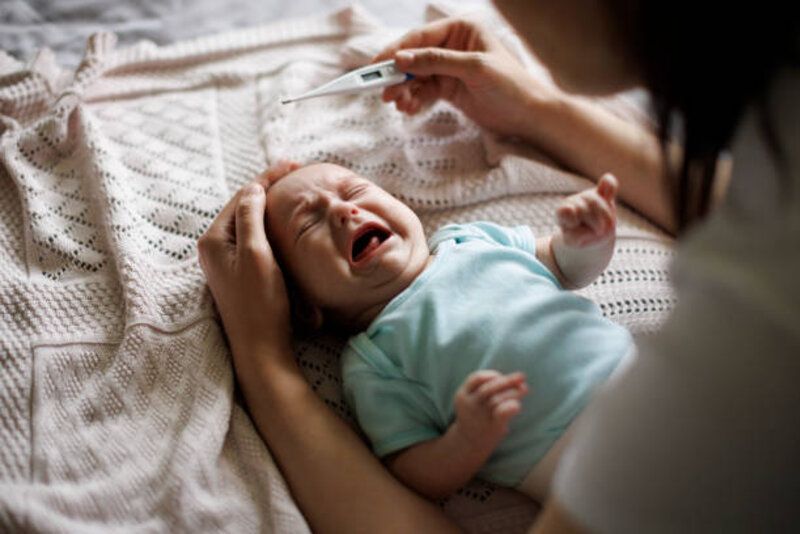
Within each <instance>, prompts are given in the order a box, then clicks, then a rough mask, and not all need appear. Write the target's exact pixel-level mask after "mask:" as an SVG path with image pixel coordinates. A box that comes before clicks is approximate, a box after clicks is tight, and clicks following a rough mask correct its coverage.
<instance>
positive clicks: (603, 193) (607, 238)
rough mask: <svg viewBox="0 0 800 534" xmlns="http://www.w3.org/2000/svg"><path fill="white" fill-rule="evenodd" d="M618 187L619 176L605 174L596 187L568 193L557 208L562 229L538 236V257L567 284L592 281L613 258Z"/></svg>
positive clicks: (579, 285)
mask: <svg viewBox="0 0 800 534" xmlns="http://www.w3.org/2000/svg"><path fill="white" fill-rule="evenodd" d="M617 189H618V186H617V179H616V178H614V177H613V176H612V175H610V174H606V175H604V176H603V177H602V178H600V180H599V181H598V182H597V185H596V186H595V187H593V188H591V189H587V190H585V191H581V192H580V193H577V194H575V195H572V196H570V197H568V198H567V199H566V200H565V201H564V202H563V203H562V204H561V205H560V206H559V207H558V209H557V210H556V216H557V217H558V225H559V226H560V231H559V232H557V233H555V234H553V235H552V236H550V237H548V238H545V239H539V240H537V243H536V257H537V258H539V260H540V261H541V262H542V263H544V264H545V266H546V267H547V268H548V269H550V270H551V271H552V272H553V273H554V274H555V275H556V276H557V277H558V279H559V281H560V282H561V285H563V286H564V287H567V288H571V289H577V288H581V287H584V286H587V285H589V284H590V283H592V281H594V279H595V278H597V277H598V276H599V275H600V273H602V272H603V270H604V269H605V268H606V266H607V265H608V262H609V261H611V256H613V255H614V242H615V241H616V225H617V212H616V203H615V199H616V196H617Z"/></svg>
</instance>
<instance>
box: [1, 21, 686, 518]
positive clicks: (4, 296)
mask: <svg viewBox="0 0 800 534" xmlns="http://www.w3.org/2000/svg"><path fill="white" fill-rule="evenodd" d="M505 35H506V37H507V36H508V34H507V33H506V34H505ZM388 37H389V34H388V33H387V32H386V31H385V30H384V29H383V28H382V27H380V26H379V25H378V24H376V23H375V19H374V18H373V17H371V16H370V15H368V14H366V13H365V12H363V11H362V10H359V9H353V10H343V11H341V12H338V13H336V14H334V15H332V16H330V17H321V18H312V19H307V20H294V21H287V22H284V23H280V24H276V25H272V26H264V27H255V28H250V29H246V30H239V31H235V32H231V33H227V34H220V35H215V36H210V37H204V38H200V39H196V40H193V41H187V42H181V43H177V44H174V45H170V46H167V47H156V46H154V45H153V44H152V43H142V44H140V45H137V46H134V47H130V48H119V49H118V48H116V47H115V44H114V38H113V36H110V35H108V34H100V35H97V36H95V37H94V38H93V39H92V40H91V42H90V45H89V49H88V50H87V53H86V55H85V57H84V60H83V61H82V62H81V64H80V66H79V68H78V69H77V71H76V72H71V71H65V70H62V69H60V68H59V67H58V66H57V65H56V64H55V63H54V61H53V57H52V55H50V54H48V53H47V52H43V53H41V54H39V55H38V56H37V58H36V60H35V61H33V62H32V63H30V64H28V65H24V64H21V63H19V62H16V61H14V60H12V59H10V58H9V57H7V56H3V55H2V54H0V250H2V254H0V358H2V367H0V531H19V530H43V531H55V530H59V529H67V530H72V531H80V532H91V531H104V532H105V531H109V530H114V531H117V530H132V529H142V530H155V531H196V530H213V531H235V532H254V531H278V532H303V531H306V530H307V525H306V523H305V521H304V520H303V518H302V517H301V515H300V513H299V511H298V510H297V508H296V506H295V505H294V502H293V501H292V500H291V498H290V495H289V493H288V491H287V487H286V485H285V483H284V481H283V479H282V478H281V476H280V473H279V472H278V471H277V469H276V468H275V465H274V463H273V461H272V459H271V457H270V455H269V454H268V451H267V449H266V448H265V446H264V444H263V442H262V441H261V440H260V439H259V436H258V434H257V433H256V432H255V430H254V428H253V426H252V424H251V422H250V420H249V418H248V417H247V415H246V413H245V411H244V410H243V409H242V407H241V406H240V404H239V403H238V402H236V400H235V397H234V382H233V374H232V370H231V366H230V362H229V354H228V349H227V347H226V345H225V343H224V338H223V335H222V331H221V329H220V326H219V323H218V321H217V320H216V319H215V317H214V313H213V307H212V303H211V299H210V296H209V293H208V291H207V290H206V288H205V283H204V279H203V277H202V273H201V271H200V269H199V267H198V265H197V261H196V251H195V244H196V240H197V238H198V236H199V235H201V233H202V232H203V231H204V230H205V229H206V228H207V227H208V225H209V224H210V222H211V220H212V219H213V217H214V216H215V215H216V213H217V212H218V210H219V209H220V208H221V206H222V205H224V203H225V202H226V201H227V199H228V198H229V197H230V196H231V195H232V194H233V192H234V191H235V190H236V189H238V188H239V187H240V186H241V185H243V184H244V183H245V182H247V181H249V180H251V179H252V178H253V177H254V176H256V175H257V174H258V173H259V172H260V171H262V170H263V168H264V167H265V166H266V165H267V164H268V162H271V161H275V160H277V159H279V158H292V159H297V160H300V161H304V162H312V161H323V160H328V161H333V162H336V163H340V164H343V165H346V166H348V167H351V168H353V169H354V170H355V171H356V172H359V173H361V174H363V175H365V176H369V177H372V178H374V179H375V180H376V182H378V183H379V184H380V185H382V186H383V187H385V188H386V189H388V190H389V191H391V192H393V193H394V194H396V195H397V196H398V197H400V198H401V199H403V200H405V201H407V202H408V203H409V204H410V205H411V206H412V207H413V208H414V209H416V210H417V211H418V212H419V213H420V216H421V219H422V220H423V223H424V225H425V228H426V230H427V231H429V232H430V231H431V230H432V229H434V228H437V227H439V226H441V225H443V224H445V223H447V222H456V221H461V222H463V221H471V220H477V219H489V220H493V221H496V222H498V223H499V224H505V225H514V224H529V225H531V226H532V228H533V230H534V232H536V233H538V234H544V233H546V232H549V231H552V229H553V223H552V220H553V213H554V211H553V210H554V208H555V206H556V205H557V203H558V202H559V200H560V199H561V198H563V196H564V195H565V194H569V193H572V192H574V191H576V190H577V189H579V188H582V187H586V186H587V185H588V184H589V183H588V182H587V181H586V180H584V179H582V178H579V177H577V176H573V175H570V174H567V173H564V172H561V171H558V170H557V169H554V168H553V167H551V166H548V165H546V164H543V163H539V162H537V161H533V160H530V159H526V158H524V157H521V156H519V155H515V154H514V153H513V152H512V151H511V150H512V148H513V147H508V146H506V145H503V144H501V143H497V142H496V141H495V140H493V139H491V138H489V137H486V136H483V135H482V134H481V132H480V131H479V130H478V129H477V128H476V127H475V126H474V125H473V124H471V123H470V122H468V121H467V120H466V119H465V118H464V117H463V116H462V115H461V114H460V113H458V112H457V111H455V110H454V109H453V108H451V107H450V106H448V105H447V104H445V103H441V104H438V105H436V106H434V107H433V108H431V109H430V110H427V111H426V112H424V113H422V114H420V115H419V116H416V117H413V118H408V117H405V116H403V115H401V114H399V113H398V112H396V111H395V110H394V109H393V108H391V107H390V106H386V105H383V104H382V103H381V102H380V100H379V98H378V96H377V95H375V94H370V95H360V96H351V97H334V98H329V99H319V100H313V101H307V102H303V103H299V104H295V105H291V106H281V105H280V104H279V99H280V96H281V95H286V94H296V93H299V92H302V91H303V90H305V89H307V88H308V87H311V86H313V85H315V84H318V83H320V82H322V81H324V80H326V79H330V78H331V77H333V76H334V75H336V74H339V73H341V72H342V69H344V68H348V67H352V66H355V65H357V64H359V63H363V62H364V61H365V60H366V58H367V57H369V55H370V54H372V53H373V52H374V51H376V50H377V48H378V47H379V46H380V45H381V43H384V42H385V40H386V39H387V38H388ZM671 255H672V252H671V243H670V241H669V239H667V238H665V237H664V236H663V235H662V234H660V233H659V232H658V231H657V230H656V229H655V228H654V227H653V226H651V225H649V224H648V223H647V222H646V221H644V220H642V219H641V218H639V217H638V216H636V215H635V214H633V213H632V212H630V211H628V210H625V209H621V210H620V224H619V239H618V244H617V249H616V256H615V258H614V260H612V263H611V265H610V267H609V269H608V270H607V271H606V272H605V273H604V274H603V275H602V276H601V277H600V279H599V280H598V281H597V282H596V283H595V284H593V285H592V286H590V287H589V288H587V289H586V290H585V292H583V294H585V295H586V296H588V297H589V298H592V299H593V300H595V301H596V302H597V303H598V304H599V306H600V308H601V309H602V310H603V312H604V313H605V314H606V315H607V316H608V317H610V318H611V319H614V320H617V321H619V322H621V323H622V324H624V325H626V326H628V327H629V328H631V329H632V330H633V331H634V333H644V332H648V331H652V330H654V329H656V328H657V327H658V325H659V324H660V323H661V321H662V319H663V318H664V316H665V313H666V311H667V310H668V309H670V308H671V306H672V304H673V297H672V295H671V293H670V291H669V287H668V285H667V280H666V268H665V266H666V262H667V261H668V259H669V258H670V257H671ZM340 347H341V344H340V341H339V340H331V339H322V340H313V341H310V342H306V343H302V344H299V345H298V347H297V358H298V360H299V361H300V364H301V368H302V369H303V370H304V372H305V373H306V375H307V377H308V379H309V381H310V383H311V384H312V386H313V387H314V388H315V390H316V391H317V392H318V393H319V394H320V395H321V396H322V397H323V398H324V399H325V400H326V402H327V403H328V405H329V406H331V408H332V409H334V410H335V411H336V412H337V413H339V414H341V415H342V416H343V417H345V418H348V417H349V414H348V413H347V411H346V409H345V408H344V404H343V402H342V399H341V391H340V385H341V380H340V376H339V371H338V360H337V354H338V351H339V349H340ZM297 424H302V421H298V422H297ZM445 510H446V511H447V512H448V513H451V514H453V515H455V516H457V517H458V518H459V520H460V521H461V522H462V525H464V526H465V528H467V529H469V530H471V531H473V532H481V531H486V530H492V529H497V528H503V529H505V530H507V531H514V530H522V529H524V528H525V527H526V526H527V525H528V524H529V523H530V521H531V518H532V517H533V515H534V514H535V511H536V507H535V506H534V505H532V504H531V502H530V501H528V500H526V499H525V498H524V497H521V496H519V495H517V494H516V493H513V492H502V491H495V489H494V488H493V487H491V486H488V485H486V484H482V483H474V484H472V485H470V486H469V487H467V488H466V489H464V490H463V491H462V492H461V493H460V494H459V495H458V496H456V497H455V498H453V499H450V500H449V501H448V502H447V504H446V506H445Z"/></svg>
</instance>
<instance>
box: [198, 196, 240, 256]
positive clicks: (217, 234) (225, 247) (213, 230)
mask: <svg viewBox="0 0 800 534" xmlns="http://www.w3.org/2000/svg"><path fill="white" fill-rule="evenodd" d="M238 202H239V193H237V194H236V195H234V196H233V198H231V199H230V200H229V201H228V203H227V204H225V206H224V207H223V208H222V210H220V212H219V213H218V214H217V216H216V217H215V218H214V220H213V221H212V223H211V225H210V226H209V227H208V229H207V230H206V231H205V233H204V234H203V235H202V236H200V239H199V240H198V241H197V251H198V256H199V258H200V266H201V267H202V268H203V270H204V271H206V272H208V271H207V269H208V268H209V267H211V265H212V264H213V263H214V262H216V261H219V260H220V259H222V258H223V257H224V255H225V254H227V253H228V252H229V251H230V249H231V247H232V246H234V245H235V233H234V232H235V226H236V224H235V221H236V205H237V204H238Z"/></svg>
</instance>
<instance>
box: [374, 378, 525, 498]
mask: <svg viewBox="0 0 800 534" xmlns="http://www.w3.org/2000/svg"><path fill="white" fill-rule="evenodd" d="M527 392H528V387H527V385H526V384H525V376H524V375H523V374H522V373H511V374H508V375H503V374H500V373H498V372H497V371H491V370H482V371H476V372H475V373H472V374H471V375H470V376H469V377H467V379H466V380H465V381H464V384H463V385H462V386H461V387H460V388H459V390H458V392H457V393H456V398H455V411H456V418H455V421H454V422H453V423H452V424H451V425H450V427H449V428H448V429H447V432H445V433H444V435H442V436H441V437H439V438H435V439H432V440H429V441H425V442H423V443H419V444H417V445H412V446H411V447H408V448H407V449H404V450H402V451H400V452H398V453H396V454H393V455H391V456H389V457H387V459H386V465H387V467H388V468H389V469H390V470H391V471H392V473H394V475H395V476H396V477H397V478H398V479H400V480H401V481H402V482H403V483H404V484H406V485H407V486H409V487H410V488H412V489H414V490H416V491H417V492H418V493H420V494H422V495H425V496H426V497H429V498H431V499H439V498H443V497H446V496H448V495H450V494H451V493H453V492H454V491H456V490H457V489H458V488H460V487H462V486H463V485H464V484H466V483H467V482H469V481H470V479H472V477H473V476H475V473H477V472H478V470H479V469H480V468H481V467H482V466H483V464H484V463H485V462H486V460H487V459H488V458H489V455H490V454H491V453H492V451H493V450H494V449H495V447H496V446H497V444H498V443H500V440H502V439H503V436H505V434H506V433H507V432H508V422H509V421H510V420H511V418H512V417H514V416H515V415H517V414H518V413H519V411H520V409H521V404H520V399H521V398H522V397H523V396H524V395H525V394H526V393H527Z"/></svg>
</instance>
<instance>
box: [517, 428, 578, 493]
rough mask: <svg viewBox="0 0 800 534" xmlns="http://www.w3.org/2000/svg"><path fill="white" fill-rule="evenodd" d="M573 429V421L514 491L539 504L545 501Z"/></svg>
mask: <svg viewBox="0 0 800 534" xmlns="http://www.w3.org/2000/svg"><path fill="white" fill-rule="evenodd" d="M574 428H575V421H573V422H572V423H571V424H570V425H569V427H567V431H566V432H564V433H563V434H562V435H561V437H560V438H558V440H557V441H556V442H555V443H554V444H553V446H552V447H550V450H548V451H547V453H546V454H545V455H544V457H542V459H541V460H539V462H538V463H537V464H536V465H534V466H533V468H532V469H531V470H530V471H528V474H527V475H526V476H525V478H524V479H523V480H522V482H521V483H520V485H519V486H517V488H516V489H517V490H518V491H521V492H522V493H524V494H526V495H527V496H528V497H530V498H532V499H534V500H535V501H537V502H539V503H543V502H544V501H545V500H547V497H548V496H549V494H550V487H551V485H552V483H553V475H554V474H555V472H556V467H557V466H558V461H559V460H560V459H561V453H562V452H564V449H565V448H566V446H567V444H568V443H569V440H570V438H571V437H572V434H573V433H574V430H573V429H574Z"/></svg>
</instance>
